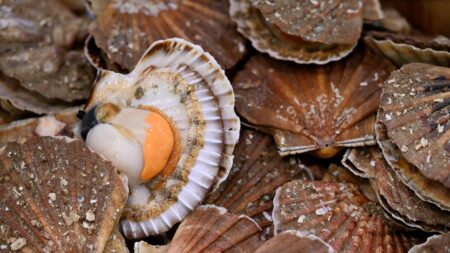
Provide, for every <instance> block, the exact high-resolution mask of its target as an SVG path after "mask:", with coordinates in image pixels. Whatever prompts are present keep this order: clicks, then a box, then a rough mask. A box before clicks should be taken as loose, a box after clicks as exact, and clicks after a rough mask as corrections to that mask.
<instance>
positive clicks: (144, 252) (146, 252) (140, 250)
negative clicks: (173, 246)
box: [134, 241, 170, 253]
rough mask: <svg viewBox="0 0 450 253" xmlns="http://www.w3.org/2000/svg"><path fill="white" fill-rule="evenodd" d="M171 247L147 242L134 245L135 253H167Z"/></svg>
mask: <svg viewBox="0 0 450 253" xmlns="http://www.w3.org/2000/svg"><path fill="white" fill-rule="evenodd" d="M169 246H170V245H162V246H159V245H151V244H148V243H147V242H145V241H139V242H136V243H134V253H167V250H168V249H169Z"/></svg>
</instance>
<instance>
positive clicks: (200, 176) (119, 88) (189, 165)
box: [86, 39, 240, 238]
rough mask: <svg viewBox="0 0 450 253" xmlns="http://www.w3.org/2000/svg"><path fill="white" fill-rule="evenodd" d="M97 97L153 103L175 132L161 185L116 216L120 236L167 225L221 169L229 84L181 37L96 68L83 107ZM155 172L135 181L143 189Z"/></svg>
mask: <svg viewBox="0 0 450 253" xmlns="http://www.w3.org/2000/svg"><path fill="white" fill-rule="evenodd" d="M99 103H114V104H116V105H118V106H119V107H135V108H139V107H142V106H147V107H152V108H156V109H158V110H159V111H162V112H163V113H164V114H166V115H167V116H168V117H169V118H170V119H171V121H173V122H174V125H175V126H176V127H177V129H178V131H179V132H180V136H181V137H180V138H181V145H182V150H183V152H182V155H181V157H180V159H179V162H178V164H177V167H176V168H175V170H174V172H173V173H172V174H171V176H170V177H169V179H168V180H167V181H166V184H165V187H163V189H161V190H154V189H152V194H151V196H150V197H149V200H148V201H147V202H145V203H142V204H137V205H127V208H126V209H125V212H124V216H125V219H124V220H123V221H122V222H121V226H122V230H123V232H124V234H125V236H126V237H129V238H130V237H131V238H142V237H144V236H148V235H151V234H159V233H162V232H165V231H167V230H168V229H169V228H170V227H172V226H173V225H174V224H175V223H177V222H179V221H181V220H182V219H183V218H184V217H186V215H187V214H188V213H189V212H190V211H191V210H192V209H194V208H195V207H196V206H197V205H198V204H199V203H200V202H201V201H202V199H203V198H204V196H205V194H206V192H207V191H208V189H209V188H210V187H211V186H212V185H213V184H216V185H218V184H219V183H220V182H222V181H223V180H224V179H225V178H226V177H227V176H228V173H229V170H230V168H231V165H232V161H233V150H234V146H235V144H236V143H237V140H238V138H239V130H240V122H239V118H238V117H237V116H236V114H235V112H234V96H233V90H232V87H231V85H230V83H229V81H228V79H227V78H226V76H225V74H224V72H223V70H221V69H220V67H219V66H218V64H217V62H216V61H215V60H214V59H213V58H212V56H211V55H209V54H208V53H205V52H204V51H203V49H202V48H200V47H199V46H196V45H193V44H191V43H189V42H187V41H184V40H181V39H169V40H165V41H158V42H155V43H154V44H153V45H152V46H151V47H150V48H149V49H148V50H147V51H146V53H145V54H144V56H143V57H142V59H141V60H140V62H139V63H138V64H137V65H136V68H135V69H134V70H133V71H132V72H130V73H129V74H128V75H122V74H118V73H114V72H111V71H103V72H101V74H100V76H99V79H98V81H97V83H96V85H95V88H94V90H93V93H92V94H91V99H90V100H89V102H88V104H87V105H86V109H89V108H92V107H93V106H95V105H96V104H99ZM158 180H159V178H158V177H157V178H156V179H155V180H152V181H151V182H149V183H148V184H145V185H144V186H143V187H144V188H147V190H146V191H148V189H150V188H151V187H152V185H154V184H156V183H157V182H158ZM132 196H133V193H132Z"/></svg>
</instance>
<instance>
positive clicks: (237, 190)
mask: <svg viewBox="0 0 450 253" xmlns="http://www.w3.org/2000/svg"><path fill="white" fill-rule="evenodd" d="M293 179H303V180H308V179H312V175H311V172H310V171H309V170H308V168H307V167H306V166H305V165H303V164H302V163H301V162H300V161H299V160H298V159H296V158H293V157H291V158H282V157H280V155H279V154H278V153H277V149H276V146H275V145H274V143H273V140H272V138H271V136H269V135H266V134H263V133H260V132H257V131H253V130H244V131H243V132H242V133H241V136H240V140H239V143H238V144H237V146H236V148H235V151H234V161H233V167H232V168H231V171H230V174H229V176H228V179H227V180H226V181H225V182H224V183H222V184H221V186H220V187H219V188H218V189H217V190H216V191H214V192H212V193H210V194H209V195H208V196H207V198H206V201H205V203H208V204H214V205H217V206H221V207H225V208H227V209H228V211H229V212H231V213H235V214H242V215H247V216H249V217H251V218H253V219H255V221H256V222H257V223H258V224H259V225H260V226H261V227H263V228H264V227H268V226H271V225H272V220H271V219H272V218H271V213H272V207H273V203H272V200H273V196H274V195H275V191H276V189H277V188H278V187H279V186H281V185H283V184H285V183H286V182H288V181H291V180H293ZM270 230H271V229H270ZM269 233H270V232H269Z"/></svg>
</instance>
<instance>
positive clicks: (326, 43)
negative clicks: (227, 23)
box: [230, 0, 363, 64]
mask: <svg viewBox="0 0 450 253" xmlns="http://www.w3.org/2000/svg"><path fill="white" fill-rule="evenodd" d="M362 5H363V4H362V1H359V0H346V1H315V0H314V1H296V0H284V1H274V2H271V1H256V0H231V1H230V14H231V17H232V18H233V20H234V21H235V22H236V23H237V26H238V31H239V32H240V33H242V34H243V35H244V36H245V37H247V38H248V39H249V40H250V41H251V42H252V44H253V46H254V47H255V48H256V49H258V50H259V51H260V52H265V53H268V54H269V55H270V56H272V57H274V58H277V59H280V60H289V61H294V62H297V63H315V64H325V63H328V62H330V61H336V60H339V59H341V58H343V57H344V56H346V55H348V54H349V53H350V52H351V51H352V50H353V48H354V47H355V46H356V43H357V41H358V38H359V37H360V34H361V30H362V24H363V10H362V9H363V8H362Z"/></svg>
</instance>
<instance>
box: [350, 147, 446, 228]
mask: <svg viewBox="0 0 450 253" xmlns="http://www.w3.org/2000/svg"><path fill="white" fill-rule="evenodd" d="M348 157H349V159H350V161H349V162H351V163H352V165H353V166H354V167H357V168H358V171H365V173H366V174H365V175H366V177H368V178H370V180H371V181H372V182H373V183H374V184H375V188H376V192H377V196H378V202H379V203H380V204H381V206H382V207H383V208H384V210H385V211H386V212H387V213H388V214H389V215H390V217H392V218H393V219H395V220H397V221H399V222H401V223H403V224H405V225H407V226H410V227H413V228H419V229H421V230H424V231H428V232H444V231H446V230H447V229H448V228H449V227H450V213H449V212H448V211H443V210H441V209H440V208H438V207H437V206H435V205H434V204H431V203H428V202H425V201H423V200H421V199H420V198H419V197H417V195H416V194H415V193H414V191H412V190H410V189H409V188H408V187H407V186H406V185H404V184H403V182H401V180H400V179H399V178H397V176H396V174H395V173H394V171H393V170H392V169H391V168H390V166H389V165H388V164H387V162H386V160H385V159H384V157H383V154H382V153H381V150H380V149H379V148H378V147H373V148H371V149H370V151H369V152H364V151H363V150H362V149H353V150H352V151H351V152H350V155H349V156H348ZM353 166H352V167H353Z"/></svg>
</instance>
